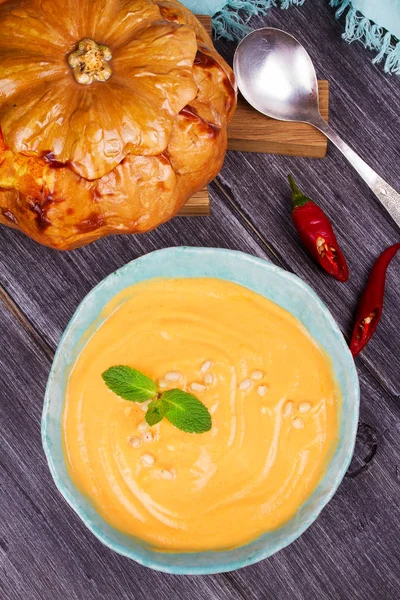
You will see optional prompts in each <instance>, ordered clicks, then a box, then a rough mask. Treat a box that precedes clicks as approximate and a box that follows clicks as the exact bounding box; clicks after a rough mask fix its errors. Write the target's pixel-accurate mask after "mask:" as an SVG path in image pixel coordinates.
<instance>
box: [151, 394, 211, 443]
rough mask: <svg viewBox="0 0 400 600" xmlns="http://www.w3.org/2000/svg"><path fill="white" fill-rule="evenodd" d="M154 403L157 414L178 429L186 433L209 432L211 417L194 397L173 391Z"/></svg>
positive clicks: (206, 409)
mask: <svg viewBox="0 0 400 600" xmlns="http://www.w3.org/2000/svg"><path fill="white" fill-rule="evenodd" d="M156 402H158V403H159V405H158V407H157V408H158V411H159V413H160V414H161V415H162V416H163V417H165V418H166V419H168V421H169V422H170V423H172V425H175V427H178V429H181V430H182V431H187V432H188V433H203V432H205V431H210V429H211V415H210V413H209V412H208V408H207V407H206V406H205V405H204V404H203V403H202V402H200V400H199V399H198V398H196V396H193V395H192V394H188V393H187V392H184V391H183V390H178V389H173V390H168V391H167V392H164V393H163V394H162V395H161V397H160V399H159V400H157V401H156ZM146 421H147V414H146ZM147 422H148V421H147Z"/></svg>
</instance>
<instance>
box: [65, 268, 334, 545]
mask: <svg viewBox="0 0 400 600" xmlns="http://www.w3.org/2000/svg"><path fill="white" fill-rule="evenodd" d="M102 318H103V319H104V320H103V321H102V323H101V324H100V326H99V327H98V328H97V329H96V330H95V331H94V332H92V334H91V335H90V337H88V340H87V341H86V344H85V345H84V347H83V349H82V351H81V352H80V354H79V356H78V358H77V360H76V362H75V364H74V365H73V368H72V371H71V374H70V377H69V381H68V386H67V392H66V399H65V408H64V416H63V442H64V449H65V456H66V461H67V465H68V469H69V472H70V475H71V478H72V480H73V481H74V483H75V484H76V486H77V487H78V488H79V490H80V491H81V492H82V493H83V494H84V495H85V496H86V497H87V498H88V499H89V500H90V501H91V503H92V504H93V506H94V507H95V508H96V510H97V511H98V512H99V513H100V514H101V516H102V517H103V518H104V519H105V520H106V521H107V522H108V523H109V524H110V525H112V526H113V527H114V528H116V529H117V530H119V531H121V532H123V533H125V534H127V535H132V536H135V537H136V538H139V539H141V540H143V541H144V542H146V543H148V544H150V545H151V546H152V547H153V548H155V549H158V550H160V551H177V552H179V551H201V550H216V549H227V548H233V547H237V546H240V545H243V544H245V543H248V542H250V541H252V540H254V539H255V538H257V537H258V536H260V535H261V534H263V533H264V532H266V531H270V530H273V529H276V528H278V527H280V526H281V525H283V524H284V523H285V522H286V521H288V520H289V519H290V518H291V517H293V515H294V514H295V513H296V511H297V510H298V509H299V507H300V506H301V505H302V504H303V503H304V502H305V501H306V500H307V498H308V497H309V496H310V495H311V494H312V492H313V491H314V490H315V488H316V487H317V485H318V483H319V481H320V479H321V477H322V476H323V474H324V472H325V470H326V468H327V465H328V463H329V460H330V458H331V457H332V454H333V452H334V450H335V448H336V445H337V441H338V437H339V417H340V406H341V397H340V390H339V387H338V385H337V384H336V382H335V377H334V374H333V369H332V365H331V362H330V359H329V357H328V356H327V355H326V354H325V353H324V351H323V350H322V349H321V348H320V347H319V346H318V345H317V344H316V343H315V342H314V340H313V339H312V338H311V337H310V335H309V334H308V332H307V331H306V329H305V328H304V327H303V326H302V324H301V323H300V322H299V321H298V320H297V319H296V318H295V317H294V316H293V315H291V314H290V313H289V312H287V311H286V310H284V309H282V308H280V307H279V306H277V305H276V304H274V303H273V302H271V301H269V300H268V299H266V298H264V297H263V296H261V295H259V294H256V293H255V292H252V291H251V290H249V289H247V288H244V287H242V286H239V285H236V284H234V283H231V282H228V281H223V280H219V279H207V278H204V279H154V280H151V281H147V282H144V283H140V284H136V285H134V286H132V287H131V288H128V289H126V290H124V291H123V292H121V293H120V294H118V295H117V296H116V297H115V298H114V299H113V300H112V302H111V303H110V304H109V305H108V306H107V307H106V308H105V309H104V311H103V314H102ZM113 365H129V366H131V367H133V368H134V369H137V370H139V371H141V372H142V373H145V374H146V375H147V376H148V377H150V378H151V379H153V380H154V381H155V382H157V386H158V390H159V391H160V393H161V392H163V391H164V390H169V389H172V388H175V389H176V388H178V389H180V390H184V391H187V392H190V393H191V394H193V395H195V396H196V397H197V398H198V399H199V400H200V401H201V402H202V403H203V404H204V405H205V406H206V407H207V408H208V411H209V413H210V415H211V419H212V425H211V429H210V430H209V431H206V432H205V433H200V434H198V433H187V432H185V431H181V430H180V429H178V428H177V427H174V425H173V424H172V423H171V422H169V421H168V420H167V419H163V420H162V421H160V422H159V423H157V424H156V425H154V426H152V427H150V426H149V425H148V424H147V422H146V420H145V416H146V413H145V411H146V409H147V406H148V402H144V403H141V404H139V403H138V402H129V401H127V400H124V399H122V398H120V397H118V396H117V395H116V394H114V393H113V392H112V391H111V390H110V389H109V388H108V387H107V386H106V385H105V384H104V381H103V378H102V374H103V373H104V372H105V371H106V370H107V369H109V368H110V367H112V366H113Z"/></svg>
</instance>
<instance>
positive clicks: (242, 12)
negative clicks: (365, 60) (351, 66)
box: [181, 0, 400, 75]
mask: <svg viewBox="0 0 400 600" xmlns="http://www.w3.org/2000/svg"><path fill="white" fill-rule="evenodd" d="M309 1H312V0H309ZM326 1H329V2H330V5H331V6H333V7H336V9H337V11H336V17H337V18H339V17H340V16H341V15H343V14H345V15H346V26H345V32H344V34H343V38H344V39H345V40H346V41H348V42H353V41H360V42H362V43H363V44H364V46H365V47H366V48H368V49H370V50H374V51H376V52H377V56H376V58H375V59H374V62H381V61H384V69H385V71H386V72H387V73H396V74H398V75H400V0H326ZM181 2H183V4H185V5H186V6H187V7H188V8H190V10H192V11H193V12H195V13H196V12H197V13H201V14H208V15H211V16H212V17H213V23H214V29H215V32H216V35H217V36H222V37H226V38H228V39H231V40H233V39H239V38H240V37H243V35H245V34H246V33H247V32H248V31H249V29H248V27H247V24H246V23H247V21H248V19H249V18H250V17H252V16H254V15H265V14H266V13H267V11H268V9H269V8H272V7H277V6H280V8H289V6H292V5H297V6H301V5H302V4H303V3H304V2H305V0H181Z"/></svg>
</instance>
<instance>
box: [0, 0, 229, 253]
mask: <svg viewBox="0 0 400 600" xmlns="http://www.w3.org/2000/svg"><path fill="white" fill-rule="evenodd" d="M235 106H236V88H235V83H234V78H233V74H232V71H231V69H230V68H229V66H228V65H227V64H226V63H225V61H224V60H223V59H222V58H221V56H220V55H219V54H218V53H217V52H216V50H215V49H214V47H213V44H212V41H211V39H210V37H209V36H208V34H207V32H206V31H205V29H204V28H203V27H202V26H201V24H200V23H199V21H198V20H197V19H196V18H195V17H194V15H193V14H192V13H191V12H190V11H189V10H187V9H186V8H185V7H184V6H183V5H182V4H180V3H179V2H177V1H176V0H168V1H163V0H160V1H159V0H0V126H1V130H0V222H1V223H3V224H5V225H8V226H10V227H14V228H17V229H21V230H22V231H23V232H25V233H26V234H27V235H29V236H30V237H32V238H33V239H35V240H36V241H38V242H40V243H42V244H46V245H48V246H51V247H53V248H57V249H64V250H65V249H72V248H76V247H78V246H81V245H83V244H87V243H89V242H91V241H93V240H95V239H97V238H99V237H102V236H105V235H109V234H112V233H133V232H144V231H148V230H150V229H153V228H154V227H157V226H158V225H160V223H162V222H164V221H167V220H168V219H170V218H171V217H172V216H174V215H175V214H176V213H177V212H178V210H179V209H180V208H181V207H182V205H183V204H184V203H185V202H186V201H187V200H188V198H189V197H190V196H191V195H192V194H194V193H195V192H196V191H198V190H200V189H201V188H202V187H203V186H204V185H206V184H207V183H208V182H209V181H210V180H211V179H212V178H213V177H215V175H216V174H217V173H218V171H219V170H220V168H221V166H222V163H223V160H224V155H225V151H226V145H227V133H226V129H227V124H228V122H229V120H230V118H231V117H232V114H233V112H234V110H235Z"/></svg>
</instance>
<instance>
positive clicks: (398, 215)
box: [312, 117, 400, 227]
mask: <svg viewBox="0 0 400 600" xmlns="http://www.w3.org/2000/svg"><path fill="white" fill-rule="evenodd" d="M312 124H313V125H314V127H316V128H317V129H319V130H320V131H322V133H324V134H325V135H326V137H327V138H328V139H330V140H331V142H333V143H334V144H335V146H336V147H337V148H339V150H340V151H341V152H342V153H343V154H344V156H345V157H346V158H347V160H348V161H349V163H350V164H351V165H353V167H354V168H355V170H356V171H358V173H359V175H361V177H362V178H363V179H364V181H365V182H366V184H367V185H368V186H369V187H370V188H371V190H372V191H373V192H374V194H375V195H376V196H377V197H378V199H379V200H380V201H381V202H382V204H383V206H384V207H385V208H386V210H387V211H388V213H389V214H390V215H391V217H392V218H393V220H394V221H395V222H396V223H397V225H398V226H399V227H400V194H399V193H398V192H396V190H394V189H393V188H392V187H390V185H389V184H388V183H386V181H385V180H384V179H382V177H380V176H379V175H378V173H376V172H375V171H374V170H373V169H371V167H370V166H369V165H367V163H366V162H364V161H363V159H362V158H361V157H360V156H358V154H356V153H355V152H354V150H352V149H351V148H350V146H348V145H347V144H346V142H344V141H343V140H342V138H341V137H339V136H338V134H337V133H336V132H335V131H334V130H333V129H332V128H331V127H330V126H329V125H328V124H327V123H326V122H325V121H324V120H323V118H322V117H321V119H320V120H319V119H318V121H315V122H314V121H313V123H312Z"/></svg>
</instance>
